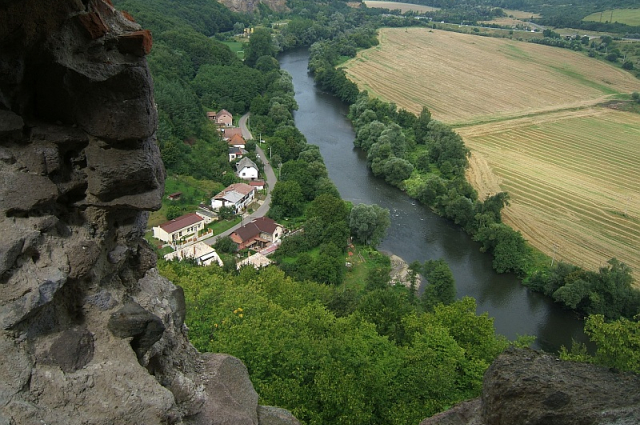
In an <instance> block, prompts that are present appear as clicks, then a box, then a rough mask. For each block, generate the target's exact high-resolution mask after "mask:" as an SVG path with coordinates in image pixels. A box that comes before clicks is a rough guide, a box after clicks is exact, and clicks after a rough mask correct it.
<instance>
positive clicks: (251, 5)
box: [218, 0, 287, 13]
mask: <svg viewBox="0 0 640 425" xmlns="http://www.w3.org/2000/svg"><path fill="white" fill-rule="evenodd" d="M218 1H219V2H220V3H222V4H224V5H225V6H227V7H228V8H229V9H231V10H232V11H234V12H242V13H253V12H254V11H255V10H256V9H258V6H259V5H260V4H263V5H265V6H267V7H268V8H269V9H271V10H273V11H275V12H284V11H286V10H287V0H218Z"/></svg>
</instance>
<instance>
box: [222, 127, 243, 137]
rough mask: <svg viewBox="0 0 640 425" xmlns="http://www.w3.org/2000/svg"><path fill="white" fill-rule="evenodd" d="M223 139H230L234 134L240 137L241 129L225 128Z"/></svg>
mask: <svg viewBox="0 0 640 425" xmlns="http://www.w3.org/2000/svg"><path fill="white" fill-rule="evenodd" d="M223 134H224V138H225V139H231V138H232V137H233V136H234V135H235V134H239V135H240V136H242V129H241V128H239V127H227V128H225V129H224V133H223Z"/></svg>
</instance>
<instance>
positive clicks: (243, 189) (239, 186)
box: [220, 183, 253, 195]
mask: <svg viewBox="0 0 640 425" xmlns="http://www.w3.org/2000/svg"><path fill="white" fill-rule="evenodd" d="M233 190H235V191H236V192H238V193H242V194H243V195H246V194H247V193H251V191H252V190H253V187H251V186H250V185H248V184H246V183H234V184H231V185H229V186H227V188H226V189H225V190H223V191H222V192H225V193H226V192H231V191H233ZM222 192H220V193H222Z"/></svg>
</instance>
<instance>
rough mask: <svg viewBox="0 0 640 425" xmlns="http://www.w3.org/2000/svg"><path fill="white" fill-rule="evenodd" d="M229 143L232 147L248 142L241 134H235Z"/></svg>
mask: <svg viewBox="0 0 640 425" xmlns="http://www.w3.org/2000/svg"><path fill="white" fill-rule="evenodd" d="M228 143H229V144H230V145H244V144H245V143H246V142H245V140H244V138H243V137H242V136H241V135H240V134H233V135H232V136H231V138H230V139H229V142H228Z"/></svg>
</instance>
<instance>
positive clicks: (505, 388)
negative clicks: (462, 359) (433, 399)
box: [420, 349, 640, 425]
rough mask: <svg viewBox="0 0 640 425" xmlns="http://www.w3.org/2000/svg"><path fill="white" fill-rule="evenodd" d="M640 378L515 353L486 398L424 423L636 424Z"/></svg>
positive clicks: (491, 374) (496, 367)
mask: <svg viewBox="0 0 640 425" xmlns="http://www.w3.org/2000/svg"><path fill="white" fill-rule="evenodd" d="M639 423H640V376H638V375H636V374H632V373H620V372H618V371H612V370H609V369H607V368H604V367H600V366H594V365H590V364H586V363H574V362H565V361H560V360H559V359H557V358H556V357H555V356H552V355H549V354H544V353H541V352H537V351H534V350H530V349H521V350H516V349H509V350H507V351H506V352H505V353H503V354H501V355H500V356H499V357H498V359H496V361H495V362H494V363H493V364H492V365H491V366H490V367H489V369H488V370H487V372H486V373H485V376H484V382H483V391H482V396H481V397H480V398H477V399H474V400H470V401H467V402H464V403H461V404H459V405H457V406H455V407H454V408H452V409H450V410H448V411H446V412H443V413H441V414H438V415H436V416H433V417H431V418H429V419H426V420H424V421H423V422H421V424H420V425H525V424H526V425H547V424H548V425H633V424H639Z"/></svg>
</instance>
